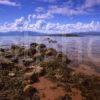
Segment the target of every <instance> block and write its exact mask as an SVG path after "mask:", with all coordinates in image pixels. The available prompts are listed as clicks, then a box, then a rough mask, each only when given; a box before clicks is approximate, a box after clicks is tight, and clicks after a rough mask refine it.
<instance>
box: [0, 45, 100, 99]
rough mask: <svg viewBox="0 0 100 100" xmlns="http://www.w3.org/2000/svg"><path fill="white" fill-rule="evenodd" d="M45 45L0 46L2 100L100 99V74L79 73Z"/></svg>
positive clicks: (0, 92) (62, 55)
mask: <svg viewBox="0 0 100 100" xmlns="http://www.w3.org/2000/svg"><path fill="white" fill-rule="evenodd" d="M69 63H71V60H69V59H68V57H67V55H64V54H63V53H62V52H57V51H56V50H55V49H53V48H47V47H46V45H44V44H37V43H31V44H30V47H29V48H25V47H24V46H18V45H12V46H11V47H9V48H0V100H99V99H100V77H99V76H96V75H86V74H84V73H76V71H75V70H74V69H72V68H69V67H68V65H69Z"/></svg>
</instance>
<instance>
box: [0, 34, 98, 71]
mask: <svg viewBox="0 0 100 100" xmlns="http://www.w3.org/2000/svg"><path fill="white" fill-rule="evenodd" d="M32 42H37V43H44V44H46V45H47V46H48V47H53V48H55V49H57V50H58V51H63V52H64V53H65V54H67V55H68V57H69V58H70V59H71V60H72V61H73V65H74V66H75V67H77V66H78V64H87V65H89V66H92V67H95V69H96V70H98V71H100V36H84V37H57V36H56V37H48V36H0V47H8V46H10V45H12V44H19V45H25V46H29V44H30V43H32Z"/></svg>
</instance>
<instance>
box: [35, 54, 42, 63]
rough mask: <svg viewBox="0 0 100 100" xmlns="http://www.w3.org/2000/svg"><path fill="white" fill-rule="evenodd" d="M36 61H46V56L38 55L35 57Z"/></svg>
mask: <svg viewBox="0 0 100 100" xmlns="http://www.w3.org/2000/svg"><path fill="white" fill-rule="evenodd" d="M33 59H34V60H35V61H37V62H38V61H42V60H43V59H44V55H43V54H42V53H36V54H35V55H34V57H33Z"/></svg>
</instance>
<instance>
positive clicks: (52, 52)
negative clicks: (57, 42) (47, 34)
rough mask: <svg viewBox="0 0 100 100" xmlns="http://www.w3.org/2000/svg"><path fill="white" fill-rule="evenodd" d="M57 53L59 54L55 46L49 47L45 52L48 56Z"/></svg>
mask: <svg viewBox="0 0 100 100" xmlns="http://www.w3.org/2000/svg"><path fill="white" fill-rule="evenodd" d="M56 54H57V51H56V50H55V49H53V48H49V49H47V51H46V52H45V55H46V56H56Z"/></svg>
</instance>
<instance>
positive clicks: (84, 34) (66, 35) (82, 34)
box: [0, 31, 100, 37]
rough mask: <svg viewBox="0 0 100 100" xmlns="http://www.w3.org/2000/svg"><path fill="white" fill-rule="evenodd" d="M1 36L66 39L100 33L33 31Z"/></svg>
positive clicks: (98, 33) (6, 33)
mask: <svg viewBox="0 0 100 100" xmlns="http://www.w3.org/2000/svg"><path fill="white" fill-rule="evenodd" d="M0 36H65V37H80V36H100V32H76V33H54V34H53V33H51V34H50V33H39V32H32V31H23V32H18V31H14V32H0Z"/></svg>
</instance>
